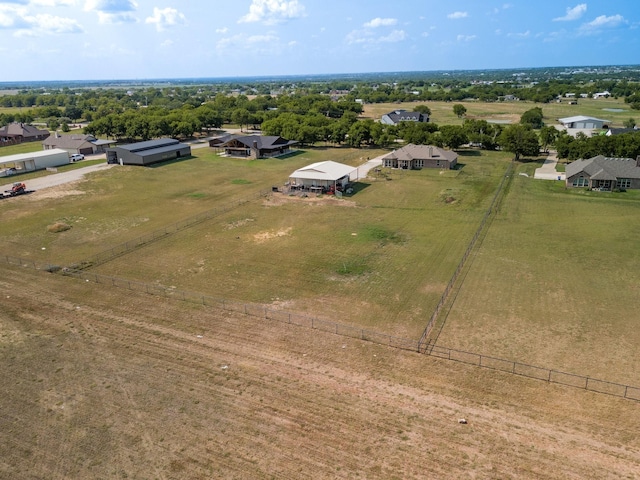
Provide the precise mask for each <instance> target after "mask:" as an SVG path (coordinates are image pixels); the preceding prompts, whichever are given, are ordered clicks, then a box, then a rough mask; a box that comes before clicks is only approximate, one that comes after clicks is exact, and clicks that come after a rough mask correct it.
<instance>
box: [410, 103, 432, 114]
mask: <svg viewBox="0 0 640 480" xmlns="http://www.w3.org/2000/svg"><path fill="white" fill-rule="evenodd" d="M413 111H414V112H420V113H422V114H423V115H431V109H430V108H429V107H428V106H427V105H416V106H415V107H413Z"/></svg>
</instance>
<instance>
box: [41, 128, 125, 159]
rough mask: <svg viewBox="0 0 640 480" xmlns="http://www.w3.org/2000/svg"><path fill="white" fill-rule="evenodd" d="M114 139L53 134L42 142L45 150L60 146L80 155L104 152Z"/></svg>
mask: <svg viewBox="0 0 640 480" xmlns="http://www.w3.org/2000/svg"><path fill="white" fill-rule="evenodd" d="M115 143H116V142H115V140H100V139H98V138H96V137H94V136H93V135H78V134H72V135H60V134H59V133H58V132H56V133H55V135H51V136H49V137H48V138H47V139H46V140H44V141H43V142H42V146H43V147H44V149H45V150H50V149H52V148H61V149H62V150H66V151H67V152H69V153H81V154H82V155H93V154H96V153H104V152H105V149H106V148H107V147H109V146H111V145H113V144H115Z"/></svg>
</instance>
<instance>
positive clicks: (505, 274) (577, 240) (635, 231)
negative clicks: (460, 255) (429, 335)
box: [438, 176, 640, 385]
mask: <svg viewBox="0 0 640 480" xmlns="http://www.w3.org/2000/svg"><path fill="white" fill-rule="evenodd" d="M639 236H640V196H639V195H638V192H634V191H629V192H626V193H604V192H603V193H597V192H585V191H584V190H565V188H564V186H563V184H562V183H560V182H546V181H536V180H533V179H531V178H525V177H523V176H516V177H515V178H514V181H513V185H512V188H511V190H510V192H509V194H508V197H507V198H506V199H505V201H504V203H503V205H502V209H501V211H500V213H499V215H498V217H497V218H496V220H495V221H494V222H493V224H492V225H491V228H490V230H489V232H488V235H487V237H486V238H485V239H484V242H483V243H482V246H481V248H480V250H479V253H478V255H477V256H476V257H475V258H474V259H473V261H472V264H471V268H470V271H469V273H468V275H467V276H466V278H465V281H464V284H463V285H462V289H461V291H460V293H459V295H458V296H457V298H456V301H455V303H454V305H453V308H452V309H451V311H450V312H449V314H448V317H447V319H446V323H445V325H444V329H443V330H442V333H441V335H440V337H439V339H438V343H439V344H441V345H443V346H448V347H454V348H458V349H462V350H467V351H473V352H478V353H484V354H487V355H493V356H497V357H501V358H505V359H511V360H517V361H520V362H525V363H530V364H534V365H539V366H544V367H548V368H554V369H558V370H564V371H567V372H572V373H579V374H582V375H589V376H592V377H596V378H602V379H607V380H610V381H614V382H621V383H625V384H632V385H638V384H640V373H639V372H640V358H639V357H638V356H637V355H636V352H637V345H638V344H640V330H639V329H638V319H639V316H638V305H639V303H638V299H639V298H640V279H639V277H638V271H640V253H638V242H637V239H638V237H639Z"/></svg>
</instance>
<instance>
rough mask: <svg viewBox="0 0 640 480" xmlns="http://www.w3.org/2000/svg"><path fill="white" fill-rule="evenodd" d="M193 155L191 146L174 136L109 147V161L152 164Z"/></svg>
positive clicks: (122, 163) (125, 163)
mask: <svg viewBox="0 0 640 480" xmlns="http://www.w3.org/2000/svg"><path fill="white" fill-rule="evenodd" d="M190 155H191V147H190V146H189V145H186V144H184V143H180V142H179V141H178V140H175V139H173V138H159V139H156V140H148V141H146V142H137V143H130V144H127V145H118V146H117V147H113V148H108V149H107V163H119V164H120V165H143V166H146V165H151V164H153V163H158V162H166V161H168V160H175V159H176V158H182V157H188V156H190Z"/></svg>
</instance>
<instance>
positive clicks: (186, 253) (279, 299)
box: [0, 149, 508, 337]
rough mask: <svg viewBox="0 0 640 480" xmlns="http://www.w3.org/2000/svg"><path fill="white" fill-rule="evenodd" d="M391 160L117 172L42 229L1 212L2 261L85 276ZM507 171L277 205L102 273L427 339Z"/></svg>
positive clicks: (86, 189) (402, 179) (57, 207)
mask: <svg viewBox="0 0 640 480" xmlns="http://www.w3.org/2000/svg"><path fill="white" fill-rule="evenodd" d="M378 153H380V152H379V151H373V150H364V151H363V150H352V149H337V150H336V149H330V150H326V149H318V150H313V151H307V152H304V153H302V154H300V155H295V156H291V157H289V158H287V159H284V160H268V161H262V160H261V161H253V162H247V161H242V160H240V161H239V160H236V159H228V158H222V157H219V156H217V155H214V154H213V153H210V152H204V151H200V150H198V151H196V155H197V157H196V158H194V159H192V160H188V161H183V162H175V163H172V164H168V165H163V166H160V167H157V168H151V169H140V168H136V167H125V168H114V169H111V170H110V171H109V172H108V173H105V174H101V175H99V176H95V177H94V178H92V180H91V181H89V182H87V183H86V184H84V185H82V186H75V187H73V190H71V191H69V192H67V193H68V195H64V194H63V195H61V196H60V197H58V198H53V199H52V198H46V199H44V200H43V201H38V198H37V197H36V196H35V195H34V196H30V197H29V198H28V199H24V200H27V201H28V202H29V203H30V211H29V214H28V215H24V214H22V215H20V214H18V212H17V210H22V208H21V205H18V203H17V202H13V203H12V205H10V206H9V207H13V208H7V209H4V210H0V219H1V220H2V221H3V224H5V225H6V226H7V230H6V231H7V234H5V235H2V236H0V246H1V247H0V248H1V249H2V250H4V251H13V252H14V253H13V255H15V256H20V257H23V258H32V259H35V260H38V261H41V262H47V263H55V264H59V265H67V264H71V263H75V262H79V261H80V260H82V259H85V258H88V257H91V256H92V255H94V254H96V253H98V252H100V251H103V250H107V249H109V248H110V247H111V246H113V245H116V244H118V243H122V242H124V241H127V240H131V239H134V238H135V237H137V236H140V235H143V234H147V233H149V232H152V231H155V230H157V229H160V228H162V227H164V226H165V225H169V224H172V223H174V222H177V221H179V220H181V219H183V218H185V217H188V216H193V215H195V214H196V213H200V212H203V211H207V210H210V209H212V208H215V207H216V206H220V205H225V204H228V203H230V202H232V201H234V200H238V199H243V198H247V197H249V196H251V195H254V194H255V193H256V192H258V191H260V190H263V191H266V190H270V187H271V186H272V185H282V183H283V182H284V181H285V180H286V178H287V176H288V174H289V173H290V172H291V171H293V170H295V169H296V168H298V167H299V166H302V165H305V164H308V163H311V162H313V161H317V160H320V159H334V160H339V161H342V162H346V163H351V164H352V165H354V166H355V165H358V164H359V163H362V162H363V161H366V157H370V156H375V155H376V154H378ZM470 153H471V152H470ZM472 153H478V152H472ZM365 155H366V156H365ZM507 162H508V159H507V158H506V157H505V156H504V155H501V154H497V153H485V154H482V155H479V156H478V155H468V156H461V159H460V163H461V168H460V169H459V170H456V171H448V172H443V171H440V170H430V169H424V170H422V171H416V172H402V171H395V172H384V173H383V174H381V175H380V176H378V177H377V178H372V179H370V180H366V181H362V182H360V183H359V184H358V186H357V190H358V191H357V193H356V194H355V195H354V196H353V197H351V198H345V199H342V200H336V199H335V198H333V197H331V196H324V197H320V198H318V197H311V198H307V199H299V198H297V197H289V196H287V195H284V194H276V195H274V196H272V197H270V198H268V199H266V200H254V201H252V202H250V203H248V204H246V205H244V206H242V207H238V208H235V209H233V210H232V211H230V212H228V213H225V214H224V215H222V216H220V217H219V218H215V219H214V220H212V221H210V222H207V223H204V224H202V225H198V226H196V227H193V228H190V229H188V230H185V231H183V232H180V233H177V234H175V235H173V236H172V237H171V238H169V239H166V240H163V241H160V242H156V243H153V244H151V245H148V246H145V247H144V248H142V249H140V250H138V251H136V252H135V253H133V254H132V255H128V256H124V257H122V258H120V259H116V260H114V261H112V262H109V263H108V264H106V265H102V266H100V267H99V268H98V270H97V271H99V272H101V273H105V274H110V275H116V276H124V277H127V278H132V279H137V280H141V281H146V282H159V283H160V284H163V285H167V286H169V285H171V286H176V287H178V288H181V289H187V290H193V291H198V292H202V293H205V294H209V295H215V296H221V297H223V298H227V299H229V300H236V301H250V302H259V303H265V304H269V305H275V306H282V307H283V308H287V309H290V310H293V311H302V312H308V313H310V314H315V315H320V316H322V317H325V318H330V319H333V320H336V321H340V322H342V323H351V324H356V325H361V326H366V327H375V328H376V329H377V330H381V331H384V332H386V333H389V334H395V335H403V336H409V337H415V336H418V335H419V334H420V332H421V331H422V329H423V328H424V324H425V317H428V316H429V315H430V312H431V311H432V310H433V308H434V306H435V304H436V303H437V302H438V300H439V298H440V295H441V294H442V291H443V289H444V286H445V285H446V283H447V282H448V279H449V278H450V276H451V274H452V272H453V270H454V269H455V267H456V265H457V263H458V262H459V258H460V256H461V255H462V252H464V250H465V249H466V246H467V243H468V241H469V239H470V238H471V237H472V236H473V233H474V232H475V229H476V228H477V225H478V224H479V221H480V219H481V218H482V215H484V212H485V210H486V208H487V206H488V202H489V200H490V198H491V196H492V195H493V193H494V191H495V189H496V186H497V184H498V182H499V180H500V178H501V176H502V173H503V172H504V170H505V168H506V163H507ZM177 178H179V179H180V181H176V180H175V179H177ZM45 202H46V206H45ZM3 206H5V205H2V206H0V208H1V207H3ZM56 222H62V223H66V224H68V225H71V226H72V227H73V228H71V229H70V230H68V231H65V232H62V233H59V234H51V233H49V232H48V231H47V226H49V225H52V224H54V223H56ZM132 258H133V259H135V261H132Z"/></svg>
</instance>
